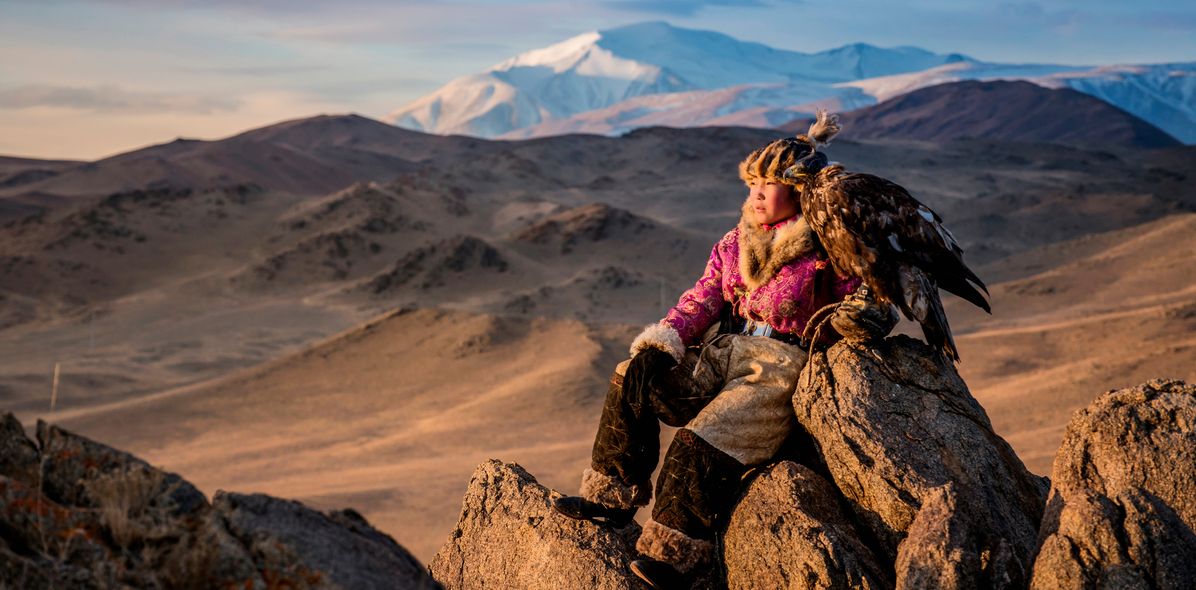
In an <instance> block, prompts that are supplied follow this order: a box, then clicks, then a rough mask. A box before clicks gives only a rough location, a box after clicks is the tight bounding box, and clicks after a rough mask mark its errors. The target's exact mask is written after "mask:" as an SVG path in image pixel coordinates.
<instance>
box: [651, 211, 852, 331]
mask: <svg viewBox="0 0 1196 590" xmlns="http://www.w3.org/2000/svg"><path fill="white" fill-rule="evenodd" d="M818 250H819V249H818V247H817V238H816V237H815V236H814V233H813V231H812V230H811V229H810V227H809V225H808V224H807V223H806V221H805V219H802V218H800V217H795V218H791V219H790V220H788V221H785V222H782V223H780V224H777V225H776V226H773V227H771V228H768V229H765V228H761V227H760V226H759V225H758V224H755V223H753V222H751V221H749V220H748V216H747V213H746V212H745V215H744V218H743V219H742V220H741V221H740V223H739V225H738V226H736V227H735V229H732V230H731V231H729V232H727V234H726V235H724V236H723V238H722V239H721V240H719V241H718V243H716V244H715V245H714V248H713V250H711V252H710V260H709V261H708V262H707V263H706V270H705V272H703V273H702V277H701V278H700V279H698V282H697V283H696V284H694V286H693V287H692V288H691V289H689V290H688V291H686V292H685V293H683V294H682V295H681V298H680V301H678V302H677V305H676V306H674V307H673V308H672V309H671V310H669V312H668V314H666V315H665V317H664V319H662V320H661V321H660V324H661V325H662V326H668V327H671V328H672V329H673V330H676V332H677V334H678V335H679V336H680V337H681V342H682V344H684V345H685V346H690V345H693V344H695V343H696V342H697V341H698V340H700V339H701V338H702V335H703V334H705V332H706V330H707V329H709V328H710V327H711V326H713V325H714V324H715V322H717V321H718V320H719V316H720V314H721V313H722V310H723V306H726V305H732V306H733V308H732V311H733V312H734V313H735V315H737V316H739V317H742V318H747V319H751V320H756V321H763V322H768V323H769V324H770V325H772V327H773V328H774V329H777V330H779V331H781V332H786V333H789V334H801V332H802V330H804V329H805V327H806V322H808V321H809V319H810V317H811V316H812V315H813V314H814V313H815V312H816V311H818V310H819V309H821V308H822V307H823V306H825V305H828V304H831V303H835V302H837V301H841V300H842V299H843V298H844V297H846V296H847V295H848V294H850V293H851V292H852V291H854V290H855V289H856V287H858V286H859V284H860V281H859V279H856V278H853V277H840V276H838V275H836V274H835V272H834V270H833V268H832V267H831V266H830V264H829V263H828V262H827V261H826V260H825V259H822V258H820V255H819V253H818Z"/></svg>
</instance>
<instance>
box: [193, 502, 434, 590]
mask: <svg viewBox="0 0 1196 590" xmlns="http://www.w3.org/2000/svg"><path fill="white" fill-rule="evenodd" d="M212 503H213V506H214V507H215V510H216V511H217V512H219V513H220V514H221V516H223V517H224V519H225V522H226V523H227V526H228V530H229V532H230V533H232V535H233V536H234V537H235V538H237V539H239V540H240V542H241V543H242V544H243V545H245V547H247V548H248V549H249V553H250V555H252V556H253V560H254V564H255V566H256V567H257V569H258V571H261V572H262V574H263V577H264V578H265V579H266V583H267V585H268V586H269V587H288V588H345V589H357V588H412V589H416V588H420V589H433V588H439V587H440V585H439V584H437V583H436V582H435V581H433V580H432V578H431V577H429V576H428V572H427V570H425V569H424V566H423V565H422V564H420V563H419V562H418V561H416V559H415V558H414V557H412V556H411V554H410V553H408V552H407V551H406V550H405V549H403V548H402V547H401V546H400V545H399V544H398V543H396V542H395V541H394V539H391V538H390V537H388V536H386V535H384V534H382V533H380V532H378V531H377V530H375V529H374V528H373V527H372V526H370V524H369V523H368V522H366V520H365V519H364V518H362V516H361V515H360V514H357V513H356V512H353V511H340V512H333V513H331V514H322V513H320V512H317V511H315V510H312V509H310V508H308V507H306V506H304V505H303V504H300V503H299V502H295V501H292V500H280V499H278V498H272V497H270V496H266V495H263V494H251V495H242V494H232V493H227V492H220V493H217V494H216V497H215V499H213V502H212Z"/></svg>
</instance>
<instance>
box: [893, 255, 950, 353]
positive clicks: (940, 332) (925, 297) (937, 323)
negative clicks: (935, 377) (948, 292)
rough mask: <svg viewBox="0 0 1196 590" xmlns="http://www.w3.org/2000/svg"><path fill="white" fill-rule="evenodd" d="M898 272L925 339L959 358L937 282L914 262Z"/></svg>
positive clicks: (908, 304) (933, 345)
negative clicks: (913, 264)
mask: <svg viewBox="0 0 1196 590" xmlns="http://www.w3.org/2000/svg"><path fill="white" fill-rule="evenodd" d="M899 276H900V280H901V288H902V295H903V296H904V298H905V304H906V306H908V307H909V310H910V312H912V315H913V316H914V317H913V319H914V320H915V321H917V322H918V323H919V324H921V326H922V334H923V335H924V336H925V337H926V343H927V344H929V345H931V346H932V347H934V348H937V349H939V350H941V351H943V354H945V355H947V357H948V358H950V359H951V360H953V361H955V362H959V352H958V350H957V349H956V348H955V339H954V338H952V337H951V326H950V325H949V324H947V312H946V311H945V310H944V309H943V301H942V300H941V299H940V298H939V289H938V286H937V285H936V284H935V283H934V281H933V280H931V278H930V276H928V275H927V274H926V273H925V272H923V271H922V269H920V268H918V267H915V266H907V267H904V268H902V269H901V272H900V274H899Z"/></svg>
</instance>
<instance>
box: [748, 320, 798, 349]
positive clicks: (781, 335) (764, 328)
mask: <svg viewBox="0 0 1196 590" xmlns="http://www.w3.org/2000/svg"><path fill="white" fill-rule="evenodd" d="M739 333H740V334H744V335H747V336H764V337H765V338H772V339H773V340H780V341H781V342H784V343H785V344H792V345H794V346H800V347H801V348H802V350H806V349H809V348H810V342H809V341H808V340H806V339H805V338H802V337H801V336H799V335H797V334H786V333H785V332H778V331H777V329H776V328H774V327H772V326H771V325H770V324H768V323H766V322H757V321H756V320H745V321H744V324H743V328H742V329H741V330H740V331H739Z"/></svg>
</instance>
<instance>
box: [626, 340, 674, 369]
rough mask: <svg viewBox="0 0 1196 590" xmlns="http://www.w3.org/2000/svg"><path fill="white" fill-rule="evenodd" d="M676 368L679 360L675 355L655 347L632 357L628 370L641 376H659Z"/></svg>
mask: <svg viewBox="0 0 1196 590" xmlns="http://www.w3.org/2000/svg"><path fill="white" fill-rule="evenodd" d="M675 366H677V359H674V358H673V355H671V354H669V353H667V352H665V351H663V350H661V349H659V348H656V347H655V346H646V347H644V348H643V349H642V350H640V351H639V352H637V353H635V356H633V357H631V366H629V367H628V368H627V370H628V371H632V370H637V371H640V374H641V375H659V374H662V373H664V372H665V371H668V370H669V369H672V368H673V367H675Z"/></svg>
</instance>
